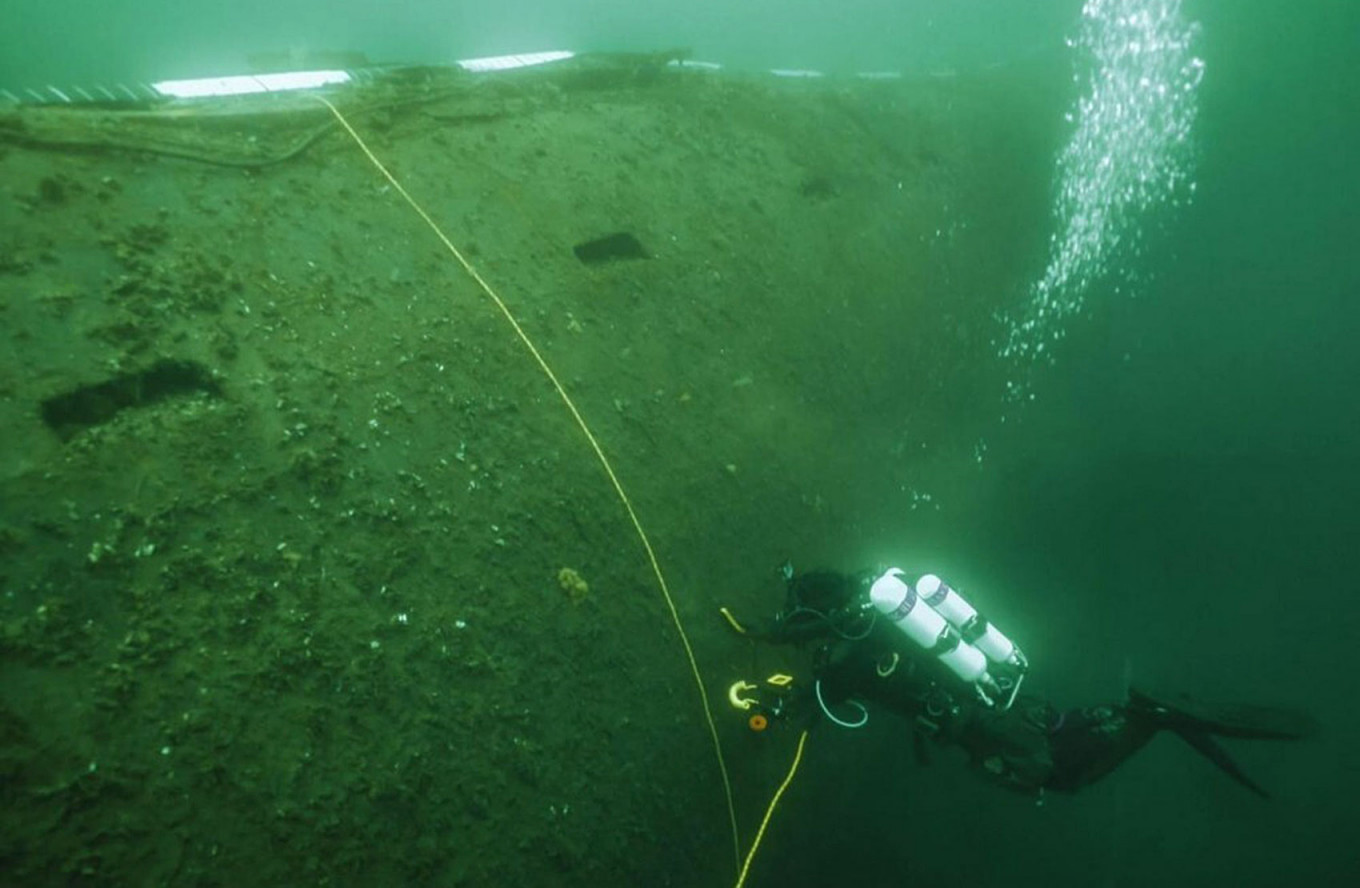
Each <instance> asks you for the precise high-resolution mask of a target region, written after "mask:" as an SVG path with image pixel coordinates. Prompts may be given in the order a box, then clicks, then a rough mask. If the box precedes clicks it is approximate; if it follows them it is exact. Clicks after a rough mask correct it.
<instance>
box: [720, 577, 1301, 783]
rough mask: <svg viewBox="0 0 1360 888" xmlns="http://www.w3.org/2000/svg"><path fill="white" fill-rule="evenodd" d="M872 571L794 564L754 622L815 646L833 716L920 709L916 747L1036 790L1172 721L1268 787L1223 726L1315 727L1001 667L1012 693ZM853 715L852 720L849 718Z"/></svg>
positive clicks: (1090, 773)
mask: <svg viewBox="0 0 1360 888" xmlns="http://www.w3.org/2000/svg"><path fill="white" fill-rule="evenodd" d="M872 582H873V575H872V574H868V573H862V574H855V575H846V574H839V573H831V572H815V573H809V574H803V575H800V576H792V575H791V574H790V575H788V602H787V603H786V606H785V608H784V610H782V611H781V612H780V613H779V614H778V615H777V616H776V618H775V619H774V621H773V622H771V623H769V624H767V625H763V626H752V627H749V628H748V627H744V626H739V625H738V624H736V623H735V621H734V622H733V625H734V626H738V628H739V629H741V631H743V632H744V633H745V634H747V635H749V636H752V637H755V638H757V639H760V640H763V641H767V642H771V643H795V644H808V645H812V646H813V647H814V654H813V681H812V682H811V683H809V684H810V687H811V690H810V691H809V703H811V700H812V699H815V701H816V705H817V707H818V708H819V709H820V711H821V712H824V713H826V715H827V716H828V717H830V718H831V719H832V720H835V721H838V722H840V720H839V719H838V718H837V717H836V716H835V715H833V714H832V713H833V711H834V710H835V709H836V708H837V707H838V705H839V704H843V703H844V702H845V701H849V700H864V701H868V702H872V703H876V704H878V705H881V706H884V707H886V708H888V709H891V710H893V711H895V712H897V713H899V714H900V715H903V716H905V717H906V718H908V719H910V720H912V722H913V723H914V725H915V740H916V743H917V749H918V752H922V753H923V752H924V748H925V743H926V742H927V741H934V742H938V743H943V744H947V745H953V746H958V747H960V748H961V749H963V750H965V752H966V753H967V754H968V756H969V759H970V761H971V763H972V765H973V767H974V768H975V769H976V770H978V771H979V772H980V773H981V774H983V775H984V776H986V777H987V778H988V779H990V780H992V781H994V782H996V783H999V784H1000V785H1002V786H1005V787H1007V788H1010V789H1014V790H1018V791H1021V792H1026V793H1040V792H1042V791H1043V790H1058V791H1066V792H1071V791H1075V790H1077V789H1080V788H1081V787H1083V786H1086V785H1089V784H1090V783H1092V782H1094V781H1096V780H1098V779H1100V778H1101V777H1103V776H1105V775H1106V774H1108V773H1110V772H1111V771H1112V770H1114V769H1115V768H1116V767H1118V766H1119V764H1120V763H1122V762H1123V761H1125V760H1126V759H1128V758H1129V757H1130V756H1131V755H1133V754H1134V753H1135V752H1137V751H1138V750H1139V749H1141V748H1142V747H1143V746H1144V745H1145V744H1146V743H1147V742H1148V741H1149V740H1150V739H1151V738H1152V737H1153V736H1154V735H1155V734H1157V733H1158V732H1159V731H1163V730H1169V731H1172V732H1173V733H1175V734H1177V735H1178V736H1179V737H1181V738H1182V739H1183V740H1185V741H1186V742H1187V743H1188V744H1189V745H1190V746H1191V747H1193V748H1194V749H1195V750H1196V751H1198V752H1200V753H1201V754H1202V755H1204V756H1205V757H1206V758H1208V759H1210V760H1211V761H1212V762H1214V763H1215V764H1216V765H1218V766H1219V767H1220V768H1221V769H1223V770H1224V772H1225V773H1227V774H1228V775H1229V776H1230V777H1232V778H1233V779H1234V780H1236V781H1237V782H1238V783H1240V784H1242V785H1243V786H1245V787H1246V788H1248V789H1250V790H1251V791H1252V792H1255V793H1257V794H1258V795H1260V796H1262V797H1266V796H1267V794H1266V792H1265V790H1264V789H1262V788H1261V787H1260V786H1259V785H1258V784H1256V783H1255V782H1253V781H1252V780H1251V779H1250V778H1248V777H1247V776H1246V775H1245V774H1244V773H1242V771H1241V769H1239V768H1238V767H1237V766H1236V765H1235V764H1234V763H1233V762H1232V760H1231V759H1230V758H1229V757H1228V755H1227V753H1226V752H1225V751H1224V750H1223V748H1222V747H1221V746H1219V745H1218V743H1217V742H1216V741H1215V740H1214V737H1215V736H1231V737H1241V738H1256V739H1299V738H1302V737H1305V736H1308V735H1309V734H1311V733H1312V727H1313V726H1312V722H1311V720H1310V719H1308V717H1306V716H1304V715H1301V714H1298V713H1294V712H1290V711H1286V710H1279V709H1266V708H1261V707H1235V708H1230V709H1221V708H1220V709H1218V710H1214V711H1211V710H1210V709H1209V708H1208V707H1205V706H1204V705H1203V704H1197V703H1194V702H1193V701H1190V700H1188V699H1186V698H1179V697H1178V698H1171V697H1168V696H1166V695H1155V696H1154V695H1153V694H1150V693H1147V692H1144V691H1139V690H1135V689H1130V690H1129V697H1128V700H1126V701H1125V702H1123V703H1119V704H1111V705H1104V706H1094V707H1087V708H1082V709H1070V710H1060V709H1058V708H1056V707H1055V706H1053V705H1052V704H1051V703H1050V702H1048V701H1047V700H1045V699H1044V698H1042V697H1039V696H1035V695H1032V694H1026V693H1018V691H1019V680H1020V679H1021V677H1022V675H1021V674H1020V673H1019V672H1015V673H1012V674H1007V671H1006V668H1005V666H1004V664H1003V665H1002V666H1001V667H1000V668H998V667H997V666H996V665H995V664H993V671H995V672H998V673H999V676H1000V680H1001V684H1002V686H1003V687H1004V688H1013V689H1014V690H1013V691H1012V692H1011V693H1010V696H1009V697H1007V698H1005V699H1004V705H998V703H997V701H996V700H994V699H988V697H987V696H986V695H984V694H981V693H974V689H972V688H970V687H968V686H967V685H966V684H963V683H961V682H960V681H958V680H957V678H956V677H955V676H954V675H952V674H951V673H950V672H949V670H948V669H946V668H945V667H944V666H943V665H942V664H941V662H940V661H939V660H937V659H935V658H934V657H932V656H929V655H928V654H927V653H925V652H922V651H920V650H916V651H914V650H913V649H912V647H911V646H910V645H907V644H904V639H903V637H902V635H901V633H899V631H898V629H897V627H895V626H894V625H893V624H892V623H891V622H890V621H889V620H886V619H876V618H874V617H873V616H871V615H870V614H869V613H868V610H867V608H866V607H865V605H864V603H865V601H866V590H867V589H868V588H869V585H870V583H872ZM840 723H842V724H845V722H840Z"/></svg>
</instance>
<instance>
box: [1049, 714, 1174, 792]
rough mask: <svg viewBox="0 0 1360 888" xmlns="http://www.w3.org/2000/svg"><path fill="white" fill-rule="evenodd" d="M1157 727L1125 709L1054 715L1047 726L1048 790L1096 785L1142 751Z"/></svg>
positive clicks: (1151, 721)
mask: <svg viewBox="0 0 1360 888" xmlns="http://www.w3.org/2000/svg"><path fill="white" fill-rule="evenodd" d="M1158 729H1159V726H1158V725H1157V724H1156V722H1155V721H1154V720H1152V719H1149V718H1146V717H1144V716H1143V715H1142V714H1141V713H1139V712H1137V711H1136V710H1133V709H1131V708H1130V707H1127V706H1093V707H1090V708H1087V709H1072V710H1068V711H1067V712H1064V713H1062V714H1060V715H1058V716H1056V720H1055V722H1054V723H1053V724H1052V725H1051V726H1050V727H1049V741H1048V742H1049V748H1050V749H1051V750H1052V754H1053V776H1052V777H1051V778H1050V780H1049V782H1048V788H1049V789H1056V790H1061V791H1065V792H1072V791H1075V790H1077V789H1080V788H1081V787H1083V786H1087V785H1089V784H1091V783H1094V782H1096V781H1097V780H1099V779H1100V778H1101V777H1104V776H1105V775H1106V774H1108V773H1110V772H1111V771H1113V770H1114V769H1115V768H1117V767H1119V766H1120V765H1121V764H1123V763H1124V762H1125V761H1126V760H1127V759H1128V758H1129V757H1130V756H1131V755H1133V754H1134V753H1135V752H1137V751H1138V750H1140V749H1142V748H1143V747H1144V746H1145V745H1147V742H1148V741H1149V740H1151V739H1152V736H1153V735H1154V734H1156V733H1157V731H1158Z"/></svg>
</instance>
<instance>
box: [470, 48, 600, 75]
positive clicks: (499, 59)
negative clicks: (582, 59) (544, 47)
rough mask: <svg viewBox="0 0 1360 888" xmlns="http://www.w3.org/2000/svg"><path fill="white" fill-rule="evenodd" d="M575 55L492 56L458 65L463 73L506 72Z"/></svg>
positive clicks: (559, 52) (551, 53)
mask: <svg viewBox="0 0 1360 888" xmlns="http://www.w3.org/2000/svg"><path fill="white" fill-rule="evenodd" d="M573 55H575V53H572V52H567V51H566V50H559V51H555V52H530V53H524V54H522V55H507V56H493V57H490V58H485V59H466V60H465V61H461V62H459V63H458V66H459V67H460V68H462V69H463V70H465V71H507V70H509V69H511V68H527V67H529V66H531V65H544V64H547V63H548V62H560V61H562V60H563V59H569V58H571V57H572V56H573Z"/></svg>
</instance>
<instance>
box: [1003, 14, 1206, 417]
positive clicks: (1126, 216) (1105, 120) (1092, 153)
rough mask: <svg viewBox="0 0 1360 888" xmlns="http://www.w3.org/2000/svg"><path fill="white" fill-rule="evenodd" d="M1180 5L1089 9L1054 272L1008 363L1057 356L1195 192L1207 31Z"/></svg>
mask: <svg viewBox="0 0 1360 888" xmlns="http://www.w3.org/2000/svg"><path fill="white" fill-rule="evenodd" d="M1180 7H1181V3H1180V0H1087V3H1086V5H1085V6H1084V7H1083V8H1082V22H1081V31H1080V34H1079V36H1078V37H1077V38H1076V39H1073V40H1070V41H1069V46H1071V47H1072V48H1073V49H1074V50H1075V51H1076V52H1077V53H1078V54H1079V57H1078V61H1077V65H1078V73H1077V74H1076V75H1075V76H1076V79H1077V80H1078V82H1082V81H1084V82H1085V86H1086V88H1085V90H1084V92H1085V95H1083V97H1082V98H1081V100H1080V101H1079V102H1078V103H1077V105H1076V107H1075V109H1074V110H1073V111H1072V112H1071V113H1070V114H1069V115H1068V119H1069V121H1071V122H1072V124H1073V126H1074V129H1073V132H1072V137H1071V140H1070V141H1069V142H1068V144H1067V147H1066V148H1065V149H1063V151H1062V153H1061V155H1059V157H1058V163H1057V173H1058V175H1057V178H1058V195H1057V200H1056V206H1055V213H1054V215H1055V221H1056V230H1055V232H1054V234H1053V236H1052V242H1051V244H1050V249H1049V260H1048V266H1047V268H1046V269H1045V270H1044V273H1043V275H1042V276H1041V277H1040V278H1039V279H1038V280H1037V281H1035V283H1034V284H1033V286H1032V288H1031V289H1030V292H1029V296H1028V299H1027V300H1026V302H1025V304H1024V305H1023V306H1022V307H1021V308H1020V309H1019V310H1018V311H1017V312H1016V313H1014V314H1013V315H1011V316H1009V317H1007V318H1005V323H1006V331H1005V333H1004V334H1003V341H1002V343H1001V355H1002V357H1005V358H1011V359H1016V360H1018V361H1020V362H1023V363H1026V364H1028V363H1029V362H1031V361H1034V360H1038V359H1047V358H1049V357H1050V355H1051V350H1049V349H1047V346H1048V345H1049V344H1050V343H1052V342H1053V341H1055V340H1058V339H1061V338H1062V337H1063V335H1064V334H1065V332H1066V324H1067V321H1068V319H1069V318H1071V317H1072V316H1073V315H1076V314H1078V313H1079V312H1080V311H1081V310H1082V307H1083V305H1084V302H1085V298H1086V294H1087V291H1088V290H1089V289H1090V287H1091V286H1092V285H1093V284H1094V283H1096V282H1097V281H1099V280H1100V279H1102V278H1104V277H1105V276H1106V275H1107V274H1108V273H1109V272H1110V271H1111V270H1112V268H1113V265H1114V263H1115V262H1116V261H1125V260H1127V259H1129V258H1132V257H1136V256H1137V255H1138V252H1139V241H1140V240H1141V226H1142V224H1143V220H1144V219H1145V217H1146V215H1147V213H1148V212H1149V211H1150V210H1152V209H1154V208H1155V207H1157V206H1159V205H1162V204H1166V203H1171V204H1173V205H1174V204H1177V203H1179V202H1181V201H1184V200H1188V199H1189V198H1190V196H1191V195H1192V194H1193V193H1194V189H1195V186H1194V182H1193V180H1192V175H1193V166H1194V163H1193V161H1194V158H1193V152H1192V143H1191V133H1192V130H1193V128H1194V123H1195V116H1196V111H1197V101H1196V89H1197V87H1198V86H1199V83H1200V79H1201V78H1202V77H1203V75H1204V62H1203V60H1201V59H1199V58H1197V57H1196V56H1195V55H1194V54H1193V52H1192V45H1193V43H1194V42H1195V38H1196V36H1197V34H1198V32H1199V26H1198V25H1197V24H1195V23H1193V22H1187V21H1185V20H1184V19H1183V18H1182V17H1181V9H1180ZM1046 351H1047V353H1046ZM1008 387H1009V388H1011V395H1012V396H1013V397H1015V396H1020V395H1022V394H1024V388H1025V384H1023V383H1020V382H1016V381H1011V382H1009V383H1008ZM1029 397H1033V396H1032V395H1029Z"/></svg>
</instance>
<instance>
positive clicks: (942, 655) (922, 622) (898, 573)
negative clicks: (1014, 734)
mask: <svg viewBox="0 0 1360 888" xmlns="http://www.w3.org/2000/svg"><path fill="white" fill-rule="evenodd" d="M905 576H906V574H905V573H903V571H902V570H901V569H899V568H896V567H894V568H890V569H889V570H888V571H887V572H885V573H884V574H883V575H882V576H880V577H879V578H878V579H876V580H874V582H873V585H871V586H870V587H869V601H870V602H871V603H872V604H873V606H874V608H875V609H877V610H878V612H879V613H880V614H882V615H883V616H884V617H885V618H886V619H887V620H888V621H889V622H890V623H892V624H893V625H894V626H896V627H897V628H898V629H899V630H900V631H901V632H902V634H904V635H906V636H907V637H908V638H910V639H911V640H912V642H913V643H915V644H916V645H917V646H919V647H920V648H922V649H923V650H925V651H926V652H927V653H929V654H931V655H932V656H934V657H935V658H936V659H937V660H939V661H940V662H941V663H942V664H943V665H944V666H945V667H947V668H948V669H949V671H950V672H952V673H954V675H956V676H958V677H959V679H961V680H962V681H963V682H965V683H966V684H969V685H972V687H973V688H974V689H975V690H976V691H977V694H978V696H979V697H980V698H981V699H982V701H983V702H984V703H985V704H986V705H987V706H989V707H990V706H996V705H998V703H1000V704H1001V708H1002V709H1008V708H1010V705H1011V703H1013V702H1014V701H1015V695H1016V694H1017V693H1018V692H1019V690H1020V682H1021V681H1023V680H1024V673H1025V670H1026V669H1027V668H1028V666H1029V664H1028V662H1027V661H1026V660H1025V657H1024V654H1022V653H1021V652H1020V649H1019V648H1018V647H1016V646H1015V644H1014V643H1013V642H1012V641H1011V640H1010V639H1009V638H1007V637H1006V636H1005V635H1004V634H1003V633H1002V632H1001V631H1000V630H999V629H997V628H996V627H995V626H993V625H992V624H991V623H989V622H987V620H986V619H984V618H983V617H982V615H981V614H979V613H978V612H977V609H976V608H974V607H973V606H972V605H971V604H969V603H968V602H967V601H966V600H965V599H964V598H963V596H961V595H959V593H958V592H956V591H954V590H953V589H952V588H950V587H949V586H948V585H947V584H946V583H944V581H942V580H941V579H940V578H939V577H937V576H935V575H934V574H926V575H925V576H923V577H921V579H920V580H919V581H918V582H917V584H916V588H915V589H913V588H912V587H911V585H910V584H908V583H907V582H906V580H905V579H904V577H905ZM989 662H990V663H994V664H996V665H998V666H1003V667H1006V671H1007V672H1018V673H1019V674H1018V676H1016V677H1015V678H1014V679H1013V680H1012V679H1011V678H1009V677H1007V678H1005V679H1004V680H1003V681H998V680H997V679H996V678H994V677H993V676H992V674H991V672H990V671H989Z"/></svg>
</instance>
